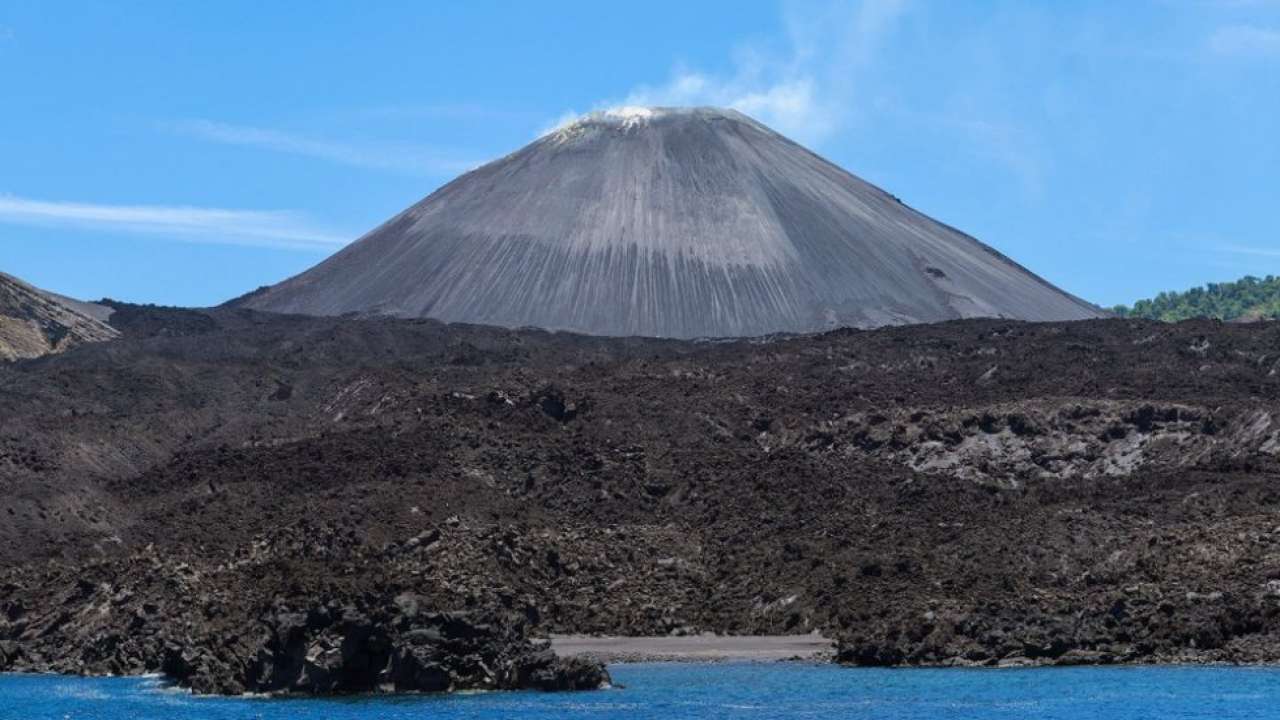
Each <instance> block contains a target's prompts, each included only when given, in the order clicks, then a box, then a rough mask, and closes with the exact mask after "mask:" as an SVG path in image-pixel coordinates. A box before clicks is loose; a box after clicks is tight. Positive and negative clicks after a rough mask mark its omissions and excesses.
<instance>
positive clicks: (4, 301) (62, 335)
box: [0, 273, 120, 361]
mask: <svg viewBox="0 0 1280 720" xmlns="http://www.w3.org/2000/svg"><path fill="white" fill-rule="evenodd" d="M110 314H111V311H110V308H107V307H105V306H102V305H93V304H91V303H82V302H78V301H76V300H71V299H70V298H64V297H62V296H60V295H55V294H53V293H49V292H45V291H43V290H39V289H37V288H34V287H32V286H30V285H28V284H26V283H24V282H22V281H21V280H18V279H17V278H15V277H12V276H10V275H5V274H4V273H0V361H6V360H22V359H28V358H35V357H40V356H41V355H48V354H50V353H59V352H63V351H65V350H67V349H69V348H72V347H75V346H77V345H80V344H82V343H89V342H102V341H104V340H112V339H114V338H117V337H119V336H120V333H119V332H118V331H116V330H115V329H114V328H112V327H111V326H110V325H108V324H107V318H108V317H109V316H110Z"/></svg>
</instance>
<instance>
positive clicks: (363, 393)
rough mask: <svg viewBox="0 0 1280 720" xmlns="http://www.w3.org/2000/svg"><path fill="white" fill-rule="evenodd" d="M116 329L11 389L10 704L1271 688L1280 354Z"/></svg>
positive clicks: (1228, 334)
mask: <svg viewBox="0 0 1280 720" xmlns="http://www.w3.org/2000/svg"><path fill="white" fill-rule="evenodd" d="M116 307H117V310H116V314H115V315H114V316H113V317H112V325H113V326H114V327H116V328H117V329H119V330H120V331H121V332H122V333H123V335H124V337H123V339H120V340H115V341H111V342H106V343H99V344H94V345H87V346H83V347H79V348H76V349H74V350H71V351H69V352H67V353H65V354H61V355H54V356H48V357H44V358H41V359H36V360H30V361H23V362H18V363H14V364H9V365H0V419H2V420H0V560H2V561H3V562H2V564H0V670H4V669H16V670H58V671H64V672H89V673H105V672H117V673H119V672H141V671H143V670H152V671H157V670H162V671H164V672H168V673H170V674H171V675H174V676H176V677H179V678H187V682H188V683H189V684H191V685H193V686H195V687H196V688H197V689H202V690H206V691H212V692H230V691H238V690H243V689H281V688H286V689H287V688H289V687H294V688H297V687H302V686H304V685H305V686H307V687H319V688H320V689H322V690H325V689H328V690H334V689H336V690H344V689H361V688H363V687H364V685H362V684H361V683H366V684H367V683H371V682H378V681H376V680H371V679H369V677H367V672H366V670H367V668H366V666H371V665H370V663H372V664H377V663H383V665H384V666H385V664H386V662H388V661H387V657H389V656H391V655H394V657H395V660H394V663H393V664H394V665H395V666H396V667H397V668H399V669H398V670H397V672H404V673H414V672H416V673H419V674H424V673H425V675H424V677H427V680H422V679H421V678H418V679H414V678H409V679H408V680H405V682H406V684H407V685H410V686H412V685H413V684H414V683H417V686H420V687H421V686H424V685H423V683H426V684H427V685H430V683H431V682H434V683H435V684H437V685H439V684H440V683H445V684H446V685H447V684H448V681H449V680H448V678H452V681H451V682H453V684H454V686H455V687H463V686H471V685H468V684H467V683H468V682H471V680H467V678H471V679H472V680H474V685H475V686H485V684H486V683H487V684H488V685H491V686H493V685H496V686H504V687H505V686H527V685H529V684H530V683H531V682H533V683H534V684H544V685H555V684H556V683H557V682H561V684H563V682H562V681H561V680H558V679H557V678H563V677H564V673H561V674H560V675H559V676H557V675H556V674H555V673H551V672H550V671H548V670H547V668H548V667H549V663H551V662H552V661H551V660H550V659H549V658H547V657H542V656H539V657H533V656H531V655H529V653H530V652H534V653H535V654H536V651H533V650H530V649H529V648H528V647H525V646H519V647H516V649H515V650H512V651H511V652H506V651H505V650H504V651H503V652H504V653H505V654H503V653H497V654H493V653H491V652H490V651H489V650H484V649H477V650H474V652H472V650H467V652H466V653H462V655H466V657H469V658H472V659H471V660H468V661H467V662H470V663H471V664H470V665H467V666H466V667H461V666H459V667H453V666H447V665H448V662H453V661H452V660H450V661H448V662H446V660H444V659H442V658H443V655H441V654H440V653H437V655H436V656H435V657H434V659H433V657H432V656H431V652H427V651H422V652H419V650H421V649H422V648H423V647H426V648H428V650H430V649H431V648H435V647H437V646H442V645H443V646H447V645H448V644H449V643H451V642H453V643H458V644H462V645H465V644H466V643H471V644H472V645H475V644H476V643H480V644H483V642H482V641H483V639H484V638H485V637H488V636H489V635H495V636H502V637H504V638H506V637H515V638H521V637H525V636H536V635H543V634H546V633H552V632H574V633H613V634H631V635H654V634H659V635H665V634H671V633H677V634H682V633H701V632H708V631H710V632H717V633H732V634H748V633H752V634H778V633H808V632H811V631H814V630H818V631H821V632H823V633H824V634H826V635H827V636H828V637H832V638H838V639H840V647H839V659H840V660H842V661H844V662H848V663H855V664H876V665H884V664H890V665H892V664H932V665H937V664H964V665H995V664H1004V665H1009V664H1027V663H1041V664H1042V663H1109V662H1216V661H1225V662H1257V661H1280V324H1252V325H1230V324H1221V323H1217V322H1210V321H1195V322H1184V323H1181V324H1177V325H1167V324H1160V323H1156V322H1148V321H1129V320H1094V321H1083V322H1075V323H1050V324H1027V323H1020V322H1013V321H1000V320H966V321H954V322H947V323H942V324H935V325H927V326H914V327H899V328H888V329H881V330H872V331H835V332H831V333H827V334H823V335H813V336H796V337H773V338H767V339H759V340H743V341H708V342H689V341H660V340H644V339H608V338H591V337H584V336H577V335H567V334H553V333H547V332H542V331H537V330H501V329H493V328H485V327H478V326H465V325H444V324H441V323H438V322H434V321H425V320H423V321H414V320H392V319H367V320H352V319H349V318H304V317H294V316H277V315H270V314H263V313H256V312H253V311H248V310H230V309H220V310H210V311H194V310H171V309H162V308H150V307H138V306H129V305H118V306H116ZM504 642H505V641H504ZM511 642H516V641H511ZM517 644H518V643H517ZM356 646H358V649H357V650H352V648H353V647H356ZM468 647H470V646H468ZM511 647H515V645H512V646H511ZM432 652H434V651H432ZM487 652H489V653H490V655H485V653H487ZM415 653H416V654H415ZM467 653H470V654H469V655H468V654H467ZM338 656H341V658H342V660H341V662H338V661H337V660H335V663H336V665H335V664H334V663H330V664H329V665H325V661H324V658H326V657H335V658H336V657H338ZM366 656H368V657H366ZM410 656H412V657H410ZM455 656H459V655H458V653H454V654H453V655H451V656H450V657H455ZM513 658H514V659H513ZM531 658H532V659H531ZM482 661H483V662H482ZM464 664H465V663H464ZM499 665H500V666H501V667H502V668H505V670H500V669H498V666H499ZM446 666H447V667H446ZM325 667H327V668H328V670H327V671H326V672H330V675H323V674H322V673H321V672H320V670H317V669H316V668H325ZM362 668H364V669H362ZM361 672H366V675H364V676H362V675H360V673H361ZM441 672H445V673H446V675H447V677H444V676H441V675H440V673H441ZM573 672H577V673H579V674H581V673H583V672H587V671H586V670H584V669H582V668H578V669H576V670H574V671H573ZM573 672H570V673H569V675H570V676H572V675H573ZM334 673H336V674H334ZM531 673H532V675H531ZM538 673H541V675H537V674H538ZM535 675H536V677H537V678H540V679H534V680H531V679H530V678H533V677H534V676H535ZM303 676H306V677H303ZM339 676H340V677H339ZM428 676H429V677H428ZM334 678H337V679H336V680H335V679H334ZM415 678H416V676H415ZM442 678H443V679H442ZM326 682H327V683H329V684H328V685H325V683H326ZM568 682H569V684H570V685H572V684H573V681H572V680H569V681H568Z"/></svg>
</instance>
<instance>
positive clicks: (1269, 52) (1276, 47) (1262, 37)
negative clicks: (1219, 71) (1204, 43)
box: [1209, 25, 1280, 58]
mask: <svg viewBox="0 0 1280 720" xmlns="http://www.w3.org/2000/svg"><path fill="white" fill-rule="evenodd" d="M1209 49H1210V50H1212V51H1213V52H1215V53H1217V54H1219V55H1228V56H1233V57H1252V58H1280V29H1277V28H1269V27H1258V26H1254V25H1230V26H1227V27H1221V28H1218V30H1217V31H1215V32H1214V33H1213V35H1211V36H1210V37H1209Z"/></svg>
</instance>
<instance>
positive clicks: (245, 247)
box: [0, 0, 1280, 305]
mask: <svg viewBox="0 0 1280 720" xmlns="http://www.w3.org/2000/svg"><path fill="white" fill-rule="evenodd" d="M303 8H304V6H303V5H300V4H297V3H264V2H261V1H260V0H257V1H255V2H236V1H233V0H220V1H219V2H216V3H173V2H141V1H139V2H129V3H119V2H74V3H73V2H59V3H54V2H43V1H39V0H30V1H26V0H0V88H3V92H2V93H0V270H3V271H6V272H10V273H13V274H16V275H18V276H20V277H23V278H26V279H28V280H29V281H31V282H33V283H36V284H38V285H41V286H43V287H47V288H49V289H52V290H57V291H60V292H64V293H67V294H70V295H74V296H78V297H84V298H91V299H92V298H100V297H104V296H106V297H114V298H119V299H125V300H130V301H137V302H157V303H165V304H184V305H207V304H214V303H218V302H221V301H223V300H226V299H228V298H230V297H233V296H236V295H239V294H241V293H243V292H246V291H248V290H251V289H253V288H254V287H257V286H259V285H263V284H268V283H272V282H275V281H278V280H280V279H283V278H284V277H286V276H288V275H291V274H293V273H296V272H299V271H301V270H303V269H305V268H307V267H309V266H310V265H312V264H314V263H316V262H318V261H319V260H321V259H322V258H323V257H325V256H326V255H327V254H328V253H331V252H332V251H333V250H335V249H336V248H337V247H340V246H341V244H342V243H343V242H346V241H349V240H351V239H354V238H355V237H357V236H359V235H360V234H362V233H363V232H365V231H366V230H368V229H370V228H372V227H374V226H375V225H377V224H378V223H379V222H380V221H382V220H384V219H386V218H387V217H388V216H390V215H392V214H393V213H395V212H397V211H398V210H400V209H402V208H404V207H405V206H407V205H409V204H411V203H413V202H415V201H416V200H418V199H420V198H421V197H423V196H425V195H427V194H428V193H430V192H431V191H432V190H434V189H435V188H436V187H438V186H439V185H441V184H442V183H444V182H447V181H448V180H449V179H451V178H452V177H454V176H455V175H457V174H458V173H460V172H462V171H464V170H466V169H467V168H469V167H473V166H475V165H476V164H479V163H482V162H485V161H487V160H490V159H494V158H496V157H499V156H501V155H503V154H505V153H507V152H509V151H511V150H513V149H515V148H517V147H519V146H521V145H523V144H525V143H527V142H529V141H531V140H533V139H534V138H535V137H536V136H537V135H538V134H539V133H540V132H541V131H543V130H545V129H547V128H549V127H552V126H554V125H555V124H556V123H557V122H558V121H560V120H562V119H563V118H565V117H566V116H569V115H570V114H572V113H581V112H586V111H590V110H593V109H598V108H602V107H607V106H611V105H617V104H624V103H625V104H677V105H683V104H699V105H702V104H710V105H730V106H734V107H738V108H739V109H742V110H744V111H746V112H748V113H749V114H752V115H754V116H755V117H757V118H759V119H760V120H762V121H764V122H766V123H769V124H770V125H772V126H774V127H775V128H776V129H778V130H779V131H781V132H784V133H786V134H788V135H790V136H792V137H793V138H795V139H796V140H799V141H801V142H803V143H805V144H807V145H809V146H811V147H812V148H814V149H815V150H817V151H818V152H820V153H821V154H823V155H825V156H826V157H828V158H829V159H831V160H833V161H834V162H836V163H837V164H839V165H841V166H843V167H845V168H847V169H849V170H850V171H852V172H854V173H855V174H858V175H860V176H862V177H864V178H866V179H868V180H870V181H871V182H874V183H876V184H878V185H880V186H882V187H884V188H885V189H887V190H889V191H890V192H893V193H894V194H896V195H898V196H899V197H901V198H902V199H903V200H904V201H905V202H907V203H909V204H911V205H912V206H914V207H916V208H918V209H920V210H922V211H924V212H926V213H928V214H930V215H932V216H933V217H936V218H938V219H939V220H942V221H944V222H947V223H950V224H952V225H955V226H957V227H959V228H961V229H963V230H965V231H967V232H969V233H971V234H973V235H976V236H977V237H979V238H980V239H982V240H984V241H985V242H987V243H989V244H991V245H993V246H995V247H996V248H998V249H999V250H1001V251H1003V252H1005V253H1007V254H1009V255H1010V256H1012V257H1013V258H1015V259H1017V260H1018V261H1019V262H1021V263H1022V264H1024V265H1026V266H1028V267H1030V268H1031V269H1032V270H1034V271H1036V272H1038V273H1040V274H1041V275H1043V276H1045V277H1046V278H1048V279H1049V280H1050V281H1052V282H1054V283H1056V284H1058V285H1060V286H1062V287H1064V288H1066V289H1068V290H1070V291H1072V292H1074V293H1076V294H1078V295H1081V296H1083V297H1085V298H1088V299H1090V300H1093V301H1095V302H1098V303H1101V304H1107V305H1109V304H1114V303H1117V302H1128V301H1132V300H1134V299H1137V298H1139V297H1144V296H1147V295H1150V294H1153V293H1154V292H1157V291H1159V290H1162V289H1178V288H1182V287H1186V286H1190V285H1194V284H1200V283H1203V282H1206V281H1216V280H1226V279H1232V278H1235V277H1238V276H1241V275H1244V274H1247V273H1252V274H1267V273H1280V0H1218V1H1214V0H1183V1H1176V0H1145V1H1144V0H1127V1H1126V2H1088V1H1076V2H1049V1H1048V0H1045V1H1043V2H1027V1H1025V0H1022V1H1017V2H999V1H995V0H992V1H990V2H960V1H959V0H957V1H954V2H951V1H945V0H936V1H934V2H928V1H926V0H862V1H858V0H849V1H847V2H841V1H825V0H814V1H812V2H785V1H784V2H759V3H746V2H743V1H742V0H738V1H737V2H725V3H713V2H709V1H708V2H689V0H681V1H679V2H660V1H652V0H651V1H649V2H644V3H625V2H624V3H600V2H596V1H593V2H564V3H519V2H482V1H480V0H472V1H469V2H465V3H464V2H457V3H445V2H431V3H425V2H402V3H401V2H392V1H390V0H387V1H383V2H376V3H354V2H314V1H313V2H309V3H307V4H305V10H304V9H303Z"/></svg>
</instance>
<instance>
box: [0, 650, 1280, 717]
mask: <svg viewBox="0 0 1280 720" xmlns="http://www.w3.org/2000/svg"><path fill="white" fill-rule="evenodd" d="M610 671H611V672H612V673H613V677H614V679H615V681H616V682H618V683H619V684H621V685H624V686H625V687H623V688H615V689H612V690H602V691H598V692H587V693H568V694H543V693H537V692H518V693H480V694H471V695H455V696H449V697H428V696H419V697H370V698H355V699H342V700H312V699H306V700H295V699H270V698H210V697H192V696H191V695H189V694H186V693H184V692H181V691H179V690H176V689H173V688H167V687H165V686H164V685H163V684H162V683H161V682H160V681H158V680H155V679H147V678H103V679H84V678H68V677H58V676H30V675H0V718H3V719H4V720H11V719H12V720H19V719H21V720H35V719H42V718H50V719H56V720H151V719H153V718H154V719H156V720H159V719H161V718H163V719H165V720H171V719H179V720H188V719H189V720H197V719H199V720H276V719H280V720H283V719H285V718H289V719H290V720H292V719H294V718H309V719H314V720H346V719H348V718H352V719H354V718H371V719H372V718H376V719H378V720H401V719H406V718H431V719H432V720H435V719H438V718H443V719H449V718H474V719H475V720H490V719H494V718H519V719H520V720H538V719H540V718H557V719H562V718H583V719H589V718H655V719H656V718H663V719H664V720H665V719H668V718H751V719H759V720H765V719H768V720H775V719H782V718H824V719H827V720H839V719H842V718H875V719H876V720H909V719H910V720H914V719H916V718H929V719H930V720H933V719H937V718H981V719H982V720H990V719H991V718H1089V719H1090V720H1121V719H1128V718H1132V719H1133V720H1152V719H1153V718H1159V719H1160V720H1173V719H1176V718H1215V719H1218V720H1224V719H1231V718H1280V670H1278V669H1272V668H1265V669H1264V668H1176V667H1174V668H1141V667H1139V668H1061V669H1050V668H1043V669H1029V670H871V669H845V668H839V667H834V666H816V665H796V664H753V665H733V664H729V665H675V664H638V665H616V666H613V667H611V668H610Z"/></svg>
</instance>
